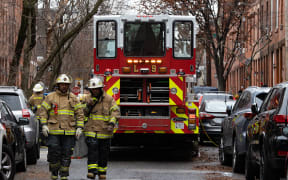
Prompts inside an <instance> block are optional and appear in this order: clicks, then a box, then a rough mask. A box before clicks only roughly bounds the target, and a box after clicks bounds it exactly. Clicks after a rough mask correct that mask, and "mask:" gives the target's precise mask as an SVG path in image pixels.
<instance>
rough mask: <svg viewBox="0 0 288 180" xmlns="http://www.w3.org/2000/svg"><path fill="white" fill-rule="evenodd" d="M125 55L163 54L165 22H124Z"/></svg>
mask: <svg viewBox="0 0 288 180" xmlns="http://www.w3.org/2000/svg"><path fill="white" fill-rule="evenodd" d="M124 54H125V55H126V56H164V55H165V24H164V23H160V22H159V23H158V22H156V23H155V22H153V23H152V22H126V23H125V25H124Z"/></svg>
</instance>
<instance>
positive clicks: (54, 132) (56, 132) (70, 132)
mask: <svg viewBox="0 0 288 180" xmlns="http://www.w3.org/2000/svg"><path fill="white" fill-rule="evenodd" d="M49 134H51V135H75V130H49Z"/></svg>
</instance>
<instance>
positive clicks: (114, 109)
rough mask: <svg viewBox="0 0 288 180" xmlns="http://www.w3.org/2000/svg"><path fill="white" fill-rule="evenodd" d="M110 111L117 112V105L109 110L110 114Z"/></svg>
mask: <svg viewBox="0 0 288 180" xmlns="http://www.w3.org/2000/svg"><path fill="white" fill-rule="evenodd" d="M112 111H119V107H118V106H117V105H114V106H112V107H111V108H110V112H112Z"/></svg>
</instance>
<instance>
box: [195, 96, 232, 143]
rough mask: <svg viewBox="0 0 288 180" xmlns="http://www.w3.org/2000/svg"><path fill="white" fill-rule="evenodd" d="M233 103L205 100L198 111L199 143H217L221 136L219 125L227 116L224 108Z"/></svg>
mask: <svg viewBox="0 0 288 180" xmlns="http://www.w3.org/2000/svg"><path fill="white" fill-rule="evenodd" d="M234 103H235V101H222V100H206V101H204V102H203V103H202V105H201V106H200V109H199V119H200V129H199V131H200V142H201V143H202V142H203V141H204V140H209V141H211V142H213V143H218V142H219V139H220V135H221V123H222V121H223V119H224V118H225V117H226V116H227V113H226V107H227V106H233V105H234Z"/></svg>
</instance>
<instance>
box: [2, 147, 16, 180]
mask: <svg viewBox="0 0 288 180" xmlns="http://www.w3.org/2000/svg"><path fill="white" fill-rule="evenodd" d="M1 167H2V168H1V173H2V175H4V177H5V178H6V179H7V180H13V179H14V175H15V171H16V168H15V160H14V156H13V153H12V150H11V149H10V148H9V147H8V146H7V145H5V144H3V146H2V160H1Z"/></svg>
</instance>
